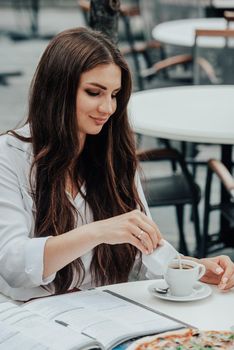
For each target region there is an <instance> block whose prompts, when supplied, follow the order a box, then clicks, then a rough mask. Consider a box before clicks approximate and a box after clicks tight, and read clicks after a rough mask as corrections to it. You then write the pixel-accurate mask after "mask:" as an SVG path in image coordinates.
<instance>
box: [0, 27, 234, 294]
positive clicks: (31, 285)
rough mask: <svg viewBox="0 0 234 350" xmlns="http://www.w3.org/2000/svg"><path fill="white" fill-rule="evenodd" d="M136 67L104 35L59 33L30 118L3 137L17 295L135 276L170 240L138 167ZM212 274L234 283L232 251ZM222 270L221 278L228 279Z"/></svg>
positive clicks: (40, 70)
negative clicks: (133, 122)
mask: <svg viewBox="0 0 234 350" xmlns="http://www.w3.org/2000/svg"><path fill="white" fill-rule="evenodd" d="M130 93H131V77H130V73H129V69H128V66H127V65H126V62H125V61H124V59H123V57H122V56H121V54H120V52H119V51H118V49H116V48H115V46H113V44H112V43H111V42H110V41H109V40H108V39H107V38H105V37H104V36H103V35H102V34H100V33H97V32H94V31H91V30H88V29H84V28H80V29H71V30H67V31H65V32H63V33H61V34H59V35H57V36H56V37H55V38H54V39H53V40H52V41H51V43H50V44H49V45H48V47H47V49H46V50H45V52H44V54H43V56H42V58H41V60H40V62H39V65H38V67H37V70H36V73H35V76H34V79H33V82H32V86H31V94H30V101H29V112H28V119H27V122H26V124H25V126H24V127H23V128H21V129H19V130H16V131H11V132H9V133H8V134H7V135H4V136H2V137H1V138H0V193H1V195H0V252H1V255H0V276H1V277H0V292H2V293H4V294H5V295H8V296H10V297H11V298H13V299H17V300H27V299H29V298H32V297H35V296H41V295H46V294H48V293H54V292H59V293H60V292H65V291H67V290H69V289H71V288H73V287H80V288H82V289H85V288H87V287H90V286H91V285H93V286H96V285H103V284H108V283H116V282H123V281H127V280H128V278H129V275H130V273H131V272H132V270H133V267H135V264H136V263H138V262H139V261H140V259H139V258H140V257H141V253H144V254H150V253H152V251H153V250H154V249H155V248H157V246H158V245H159V244H160V242H161V234H160V232H159V230H158V228H157V226H156V224H155V223H154V222H153V221H152V220H151V218H150V215H149V211H148V208H147V204H146V202H145V198H144V194H143V192H142V188H141V185H140V181H139V178H138V176H137V160H136V155H135V148H134V139H133V134H132V131H131V129H130V126H129V123H128V118H127V103H128V100H129V97H130ZM202 263H204V264H205V265H206V267H207V273H206V276H205V277H204V280H206V282H211V283H216V284H220V283H221V282H222V281H225V278H226V279H228V280H226V282H225V284H222V285H221V286H223V287H224V288H230V287H231V286H233V285H234V277H233V272H234V268H233V263H232V262H231V260H230V259H229V258H228V257H218V258H215V259H213V260H212V259H202ZM221 277H222V279H221Z"/></svg>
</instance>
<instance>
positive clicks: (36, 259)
mask: <svg viewBox="0 0 234 350" xmlns="http://www.w3.org/2000/svg"><path fill="white" fill-rule="evenodd" d="M2 139H3V138H1V140H0V141H1V143H0V275H1V277H2V278H3V279H4V280H5V281H6V283H7V284H8V285H9V286H10V287H12V288H20V287H21V288H33V287H36V286H40V285H45V284H48V283H50V282H51V281H52V280H53V279H54V277H55V274H54V275H53V276H50V277H49V278H47V279H46V280H43V277H42V276H43V259H44V247H45V243H46V240H47V239H48V238H49V237H43V238H31V237H30V236H33V235H32V234H31V232H33V229H34V220H33V214H32V208H31V212H30V210H29V207H30V202H29V198H25V196H24V194H23V190H22V186H23V184H22V182H21V180H23V179H21V176H20V175H21V174H20V173H19V171H18V170H19V169H18V165H19V164H18V162H19V161H21V163H22V164H23V167H24V166H25V167H26V165H28V164H26V160H24V153H23V151H22V150H21V151H20V150H16V149H11V147H9V146H7V145H6V143H4V142H2ZM16 155H17V156H16ZM24 162H25V164H24ZM22 164H21V167H22ZM28 197H30V195H29V194H28ZM30 198H31V197H30ZM31 200H32V199H31Z"/></svg>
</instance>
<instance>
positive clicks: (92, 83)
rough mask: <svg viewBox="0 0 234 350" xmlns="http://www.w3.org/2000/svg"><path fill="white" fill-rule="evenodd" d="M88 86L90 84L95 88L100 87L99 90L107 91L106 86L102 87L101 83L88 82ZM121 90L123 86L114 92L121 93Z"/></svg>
mask: <svg viewBox="0 0 234 350" xmlns="http://www.w3.org/2000/svg"><path fill="white" fill-rule="evenodd" d="M87 84H89V85H93V86H96V87H98V88H100V89H102V90H107V87H106V86H104V85H101V84H99V83H95V82H87ZM119 90H121V86H120V87H118V88H116V89H114V90H113V91H119Z"/></svg>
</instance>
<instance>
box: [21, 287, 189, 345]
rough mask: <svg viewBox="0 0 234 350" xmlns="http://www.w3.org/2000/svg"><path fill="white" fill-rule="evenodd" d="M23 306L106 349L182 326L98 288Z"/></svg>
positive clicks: (175, 321)
mask: <svg viewBox="0 0 234 350" xmlns="http://www.w3.org/2000/svg"><path fill="white" fill-rule="evenodd" d="M24 308H27V309H28V310H30V311H31V312H34V313H38V314H40V315H42V316H43V317H46V318H47V319H49V320H54V321H56V323H57V322H58V323H61V324H62V323H63V324H64V325H69V327H70V328H71V329H73V330H75V331H76V332H78V333H82V334H84V335H88V336H90V337H92V338H95V339H97V340H98V341H99V342H100V343H102V344H103V345H104V347H105V349H109V348H111V347H113V346H114V345H116V344H118V343H120V342H122V341H124V340H126V339H129V338H131V337H135V336H139V335H148V334H155V333H159V332H163V331H166V330H172V329H178V328H181V327H183V325H182V324H181V323H180V322H179V321H177V320H172V319H170V318H168V317H165V316H163V315H161V314H158V313H156V312H154V311H152V310H148V309H147V308H144V307H143V306H142V305H141V306H139V305H136V304H135V303H134V302H129V301H126V300H124V299H122V298H121V296H119V297H117V296H115V295H112V294H109V293H106V292H105V291H98V290H90V291H85V292H78V293H72V294H65V295H62V296H54V297H49V298H43V299H40V300H36V301H32V302H29V303H27V304H25V305H24Z"/></svg>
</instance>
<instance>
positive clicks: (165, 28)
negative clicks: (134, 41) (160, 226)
mask: <svg viewBox="0 0 234 350" xmlns="http://www.w3.org/2000/svg"><path fill="white" fill-rule="evenodd" d="M226 28H227V22H226V20H225V19H223V18H197V19H183V20H176V21H169V22H164V23H161V24H158V25H157V26H156V27H155V28H154V29H153V31H152V35H153V37H154V39H156V40H158V41H160V42H161V43H163V44H169V45H176V46H183V47H189V48H191V47H193V45H194V41H195V31H196V29H226ZM230 28H234V23H231V24H230ZM224 44H225V40H224V39H223V38H219V37H214V38H206V37H204V38H200V39H199V46H203V47H207V48H220V47H223V46H224Z"/></svg>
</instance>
